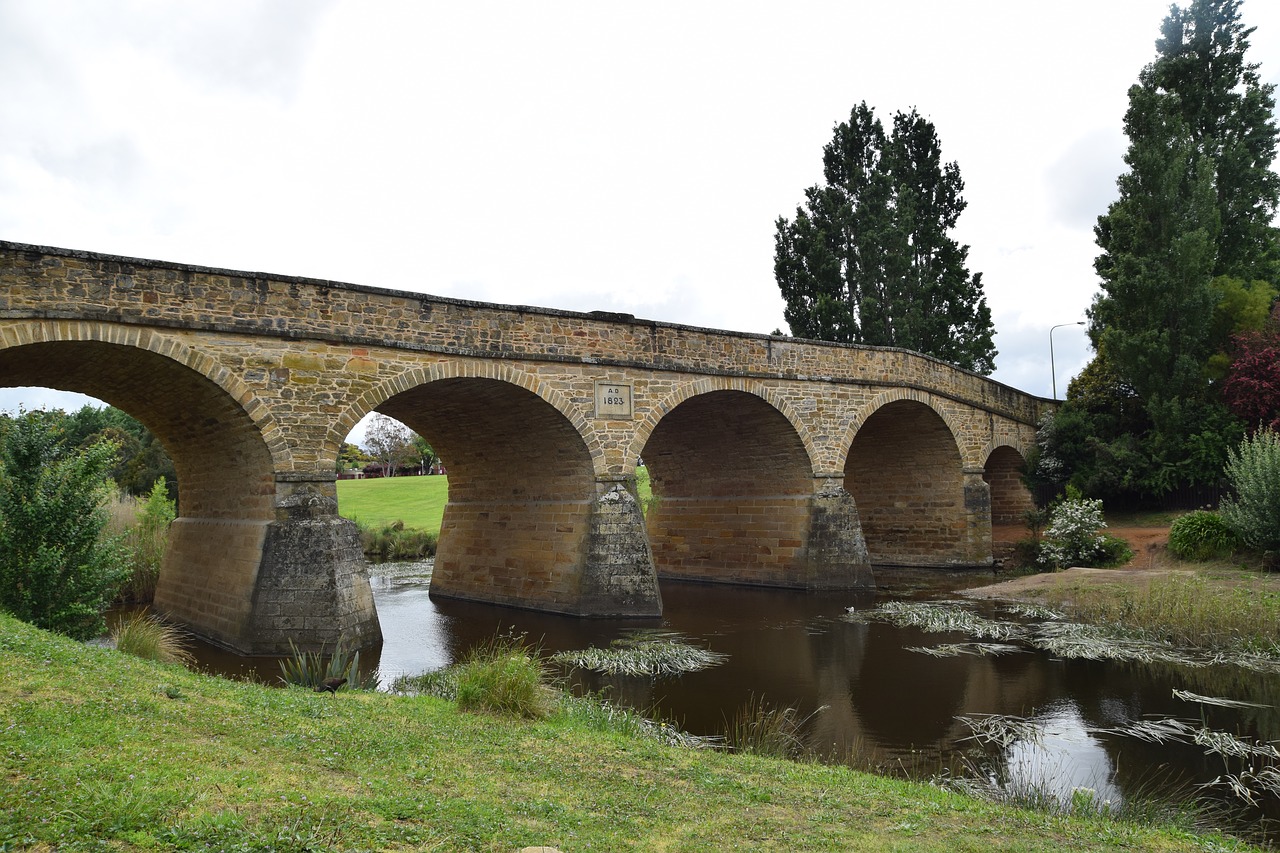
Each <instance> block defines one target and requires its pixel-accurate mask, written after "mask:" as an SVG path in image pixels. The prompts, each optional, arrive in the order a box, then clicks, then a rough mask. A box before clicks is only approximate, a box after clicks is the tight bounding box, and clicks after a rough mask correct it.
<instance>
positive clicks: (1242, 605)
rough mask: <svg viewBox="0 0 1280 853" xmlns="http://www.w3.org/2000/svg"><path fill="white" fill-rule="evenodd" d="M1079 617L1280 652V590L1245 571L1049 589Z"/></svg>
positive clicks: (1178, 639) (1194, 641) (1202, 644)
mask: <svg viewBox="0 0 1280 853" xmlns="http://www.w3.org/2000/svg"><path fill="white" fill-rule="evenodd" d="M1048 598H1049V600H1050V601H1051V602H1053V601H1055V600H1058V601H1059V603H1061V604H1062V605H1063V606H1066V607H1068V609H1070V610H1071V612H1072V614H1073V615H1074V616H1075V617H1076V618H1081V619H1084V620H1086V621H1089V622H1095V623H1100V624H1104V625H1113V626H1116V627H1120V628H1124V629H1126V630H1130V631H1133V630H1136V631H1140V632H1142V633H1143V634H1145V635H1147V636H1150V637H1154V638H1158V639H1161V640H1163V641H1165V642H1168V643H1172V644H1174V645H1178V646H1189V647H1195V648H1206V649H1223V650H1228V651H1237V650H1241V649H1244V650H1249V651H1254V652H1260V653H1271V654H1274V653H1276V652H1278V651H1280V590H1277V589H1276V588H1275V587H1274V586H1273V585H1268V584H1264V583H1260V582H1258V580H1257V579H1248V578H1246V577H1243V576H1242V579H1241V580H1240V581H1239V582H1237V583H1232V584H1222V583H1211V582H1210V581H1209V580H1207V579H1205V578H1203V577H1201V576H1199V575H1191V574H1174V575H1168V576H1165V577H1160V578H1154V579H1153V580H1152V581H1151V584H1150V586H1149V587H1148V588H1147V589H1146V590H1145V591H1143V590H1136V591H1135V590H1133V589H1129V588H1127V587H1125V588H1122V587H1114V586H1094V587H1084V588H1073V589H1070V590H1061V591H1050V592H1049V593H1048Z"/></svg>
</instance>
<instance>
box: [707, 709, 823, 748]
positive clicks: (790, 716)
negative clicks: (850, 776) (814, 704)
mask: <svg viewBox="0 0 1280 853" xmlns="http://www.w3.org/2000/svg"><path fill="white" fill-rule="evenodd" d="M822 710H823V709H822V708H819V709H818V710H817V711H814V714H817V713H818V712H820V711H822ZM812 717H813V714H808V715H804V716H802V715H801V714H800V711H799V709H797V708H795V707H794V706H785V707H783V706H778V705H774V704H772V703H770V702H767V701H765V698H764V696H757V695H755V694H752V695H751V698H750V699H748V700H747V701H746V702H745V703H743V704H742V706H741V707H739V708H738V710H737V711H735V712H734V715H733V719H732V720H728V721H726V725H725V733H724V743H725V746H726V747H728V748H729V749H732V750H734V751H735V752H749V753H752V754H754V755H768V756H770V757H772V758H785V759H787V760H790V761H798V760H800V759H803V758H809V757H812V756H811V754H810V751H809V749H808V748H807V747H806V745H805V741H804V729H805V724H806V723H808V721H809V720H810V719H811V718H812Z"/></svg>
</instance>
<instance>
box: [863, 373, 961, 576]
mask: <svg viewBox="0 0 1280 853" xmlns="http://www.w3.org/2000/svg"><path fill="white" fill-rule="evenodd" d="M882 396H884V395H882ZM921 396H927V395H917V394H912V393H903V394H900V395H898V396H897V397H896V399H889V400H886V401H884V402H883V403H882V404H881V405H879V406H877V407H875V408H874V410H873V411H872V412H871V414H869V415H868V416H867V417H866V418H865V419H864V420H862V422H861V423H860V424H858V428H857V429H856V431H853V438H852V441H851V443H850V445H849V448H848V450H847V451H846V456H845V465H844V487H845V489H846V490H848V492H849V494H851V495H853V499H854V501H855V502H856V504H857V506H858V513H859V517H860V519H861V521H862V532H863V535H864V537H865V539H866V543H867V551H868V553H869V555H870V558H871V562H872V564H873V565H875V564H882V565H913V566H917V565H918V566H925V565H946V564H952V563H962V562H971V561H972V559H971V557H972V555H971V550H972V549H971V545H970V542H969V538H970V535H969V532H968V528H969V525H970V515H971V513H970V511H969V507H968V506H967V502H966V494H965V468H964V460H963V456H962V454H961V451H960V447H959V446H958V444H957V442H956V439H955V431H954V428H953V426H952V425H951V424H950V423H948V422H947V419H946V418H945V417H944V415H943V413H942V412H940V411H938V409H937V408H936V407H934V406H933V405H930V401H929V400H927V399H918V397H921ZM983 509H985V507H984V508H983Z"/></svg>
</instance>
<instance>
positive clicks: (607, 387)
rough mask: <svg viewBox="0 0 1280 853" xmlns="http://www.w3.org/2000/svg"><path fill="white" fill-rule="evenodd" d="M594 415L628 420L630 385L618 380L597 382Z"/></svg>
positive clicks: (629, 414) (629, 413)
mask: <svg viewBox="0 0 1280 853" xmlns="http://www.w3.org/2000/svg"><path fill="white" fill-rule="evenodd" d="M596 417H597V418H609V419H610V420H630V419H631V386H630V385H625V384H622V383H618V382H597V383H596Z"/></svg>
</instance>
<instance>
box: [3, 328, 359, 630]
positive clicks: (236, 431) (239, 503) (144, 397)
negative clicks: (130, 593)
mask: <svg viewBox="0 0 1280 853" xmlns="http://www.w3.org/2000/svg"><path fill="white" fill-rule="evenodd" d="M0 337H2V339H3V343H2V344H0V384H3V385H6V386H19V385H37V386H46V387H51V388H57V389H60V390H65V391H77V392H80V393H84V394H89V395H91V396H93V397H97V398H99V399H101V400H104V401H106V402H107V403H110V404H111V405H113V406H116V407H117V408H119V409H122V410H123V411H125V412H128V413H129V414H130V415H131V416H133V417H134V418H136V419H137V420H139V421H140V422H141V423H142V424H143V425H144V426H146V427H147V429H149V430H150V431H151V432H152V434H154V435H155V436H156V438H157V440H159V441H160V443H161V445H162V446H163V447H164V448H165V450H166V451H167V452H168V453H169V456H170V457H171V458H172V459H173V463H174V467H175V469H176V470H177V475H178V497H179V504H178V511H179V517H178V519H177V520H176V521H175V522H174V524H173V525H172V526H171V527H170V529H169V538H168V544H167V547H166V550H165V555H164V559H163V563H162V565H161V569H160V575H159V579H158V582H157V586H156V592H155V601H154V607H155V608H156V609H157V610H158V611H159V612H161V613H164V614H165V615H166V616H168V617H169V618H170V619H173V620H174V621H177V622H180V623H182V624H184V625H185V626H186V627H187V628H188V629H190V630H191V631H193V632H195V633H197V634H200V635H202V636H205V637H208V638H210V639H213V640H215V641H217V642H220V643H222V644H224V645H227V646H230V647H232V648H237V649H242V650H246V651H251V650H255V649H258V648H263V647H266V648H269V650H271V651H275V650H277V649H278V648H279V647H280V646H281V645H283V642H284V641H283V639H281V640H279V642H278V643H277V644H276V645H274V646H266V645H265V642H264V641H263V640H262V637H261V636H260V635H259V634H260V632H259V630H258V628H257V622H255V620H256V619H257V618H258V616H260V615H261V614H259V613H256V612H255V610H254V608H255V607H257V606H259V605H260V604H261V599H262V597H263V596H264V595H266V594H268V593H264V592H263V568H262V566H263V560H264V548H265V547H266V543H267V542H268V538H269V531H270V530H271V529H273V528H274V527H276V526H277V523H278V521H279V519H278V518H277V509H278V507H277V497H278V494H277V472H280V471H281V470H282V469H283V470H285V471H287V470H288V468H289V467H291V462H292V460H291V456H290V452H289V448H288V446H287V444H286V443H285V436H284V434H283V431H282V430H281V428H280V425H279V424H278V423H277V422H276V421H275V420H274V419H273V418H272V416H271V415H270V414H269V413H268V412H267V411H266V408H265V406H264V405H263V403H262V402H261V401H260V400H259V399H258V398H257V397H255V395H254V394H253V393H252V391H251V390H250V389H249V388H248V387H246V386H245V385H244V383H242V382H241V381H240V380H239V379H238V378H237V377H235V376H234V375H232V374H231V373H230V371H228V370H227V369H226V368H225V367H223V366H222V365H220V364H219V363H218V362H216V361H215V360H214V359H212V358H210V357H209V356H208V355H206V354H204V353H201V352H199V351H197V350H195V349H192V348H191V347H188V346H186V345H184V344H183V343H181V342H180V341H177V340H175V339H173V338H172V337H169V336H167V335H164V334H161V333H159V332H154V331H150V330H147V329H139V328H137V327H132V326H117V325H111V324H105V323H93V322H82V323H65V322H59V323H49V322H32V323H21V324H20V323H13V324H9V325H5V326H3V327H2V331H0ZM313 583H314V582H313ZM365 589H366V590H367V580H366V581H365ZM368 604H369V607H368V612H369V618H370V620H371V621H372V625H373V628H372V630H373V631H374V632H375V633H376V630H377V623H376V617H374V616H373V615H372V600H371V599H370V600H369V602H368ZM342 627H343V626H340V627H339V628H338V630H339V631H341V630H342ZM260 643H262V644H263V645H259V644H260Z"/></svg>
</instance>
